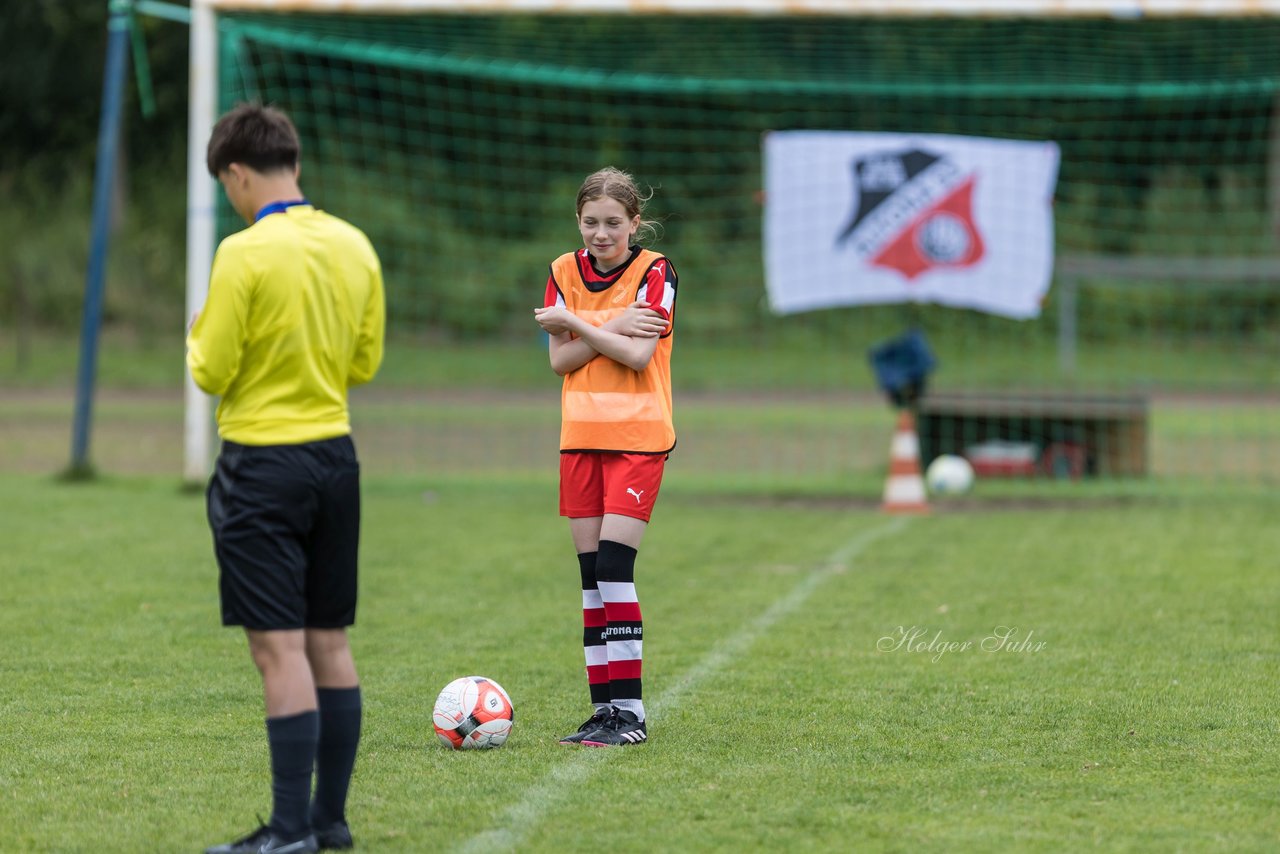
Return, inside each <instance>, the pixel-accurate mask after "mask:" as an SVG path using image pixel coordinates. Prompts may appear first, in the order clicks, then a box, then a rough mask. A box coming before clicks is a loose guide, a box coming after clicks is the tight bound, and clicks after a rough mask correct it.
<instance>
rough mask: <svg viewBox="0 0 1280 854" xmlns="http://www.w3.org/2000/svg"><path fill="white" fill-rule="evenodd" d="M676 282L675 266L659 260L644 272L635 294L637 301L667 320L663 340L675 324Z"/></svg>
mask: <svg viewBox="0 0 1280 854" xmlns="http://www.w3.org/2000/svg"><path fill="white" fill-rule="evenodd" d="M678 282H679V276H678V275H676V269H675V266H674V265H673V264H672V263H671V261H670V260H669V259H667V258H659V259H658V260H656V261H654V262H653V264H651V265H650V266H649V269H648V270H647V271H645V275H644V283H643V284H642V285H641V286H640V290H639V291H638V292H637V294H636V298H637V299H640V300H644V301H645V303H646V304H647V305H648V306H649V308H651V309H653V310H654V311H656V312H658V313H659V314H661V315H662V316H663V317H665V318H666V319H667V324H668V325H667V331H666V332H664V333H662V337H663V338H665V337H667V336H668V335H670V334H671V330H672V328H673V326H674V323H675V312H676V284H677V283H678Z"/></svg>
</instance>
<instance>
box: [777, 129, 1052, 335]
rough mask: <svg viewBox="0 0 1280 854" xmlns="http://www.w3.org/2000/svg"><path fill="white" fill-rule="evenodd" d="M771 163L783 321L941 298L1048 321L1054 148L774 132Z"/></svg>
mask: <svg viewBox="0 0 1280 854" xmlns="http://www.w3.org/2000/svg"><path fill="white" fill-rule="evenodd" d="M764 155H765V156H764V163H765V247H764V249H765V276H766V284H767V286H768V292H769V303H770V305H771V306H772V308H773V310H774V311H775V312H777V313H779V314H790V313H794V312H800V311H812V310H815V309H822V308H832V307H835V306H847V305H862V304H868V303H894V302H936V303H940V304H942V305H948V306H954V307H957V308H973V309H978V310H979V311H985V312H989V313H991V314H999V315H1003V316H1006V317H1014V318H1020V319H1022V318H1029V317H1035V316H1036V315H1038V314H1039V313H1040V302H1041V300H1042V299H1043V297H1044V295H1045V293H1046V292H1047V291H1048V289H1049V280H1050V278H1051V277H1052V274H1053V207H1052V206H1053V189H1054V185H1055V184H1056V183H1057V180H1058V146H1057V144H1055V143H1052V142H1018V141H1013V140H1002V139H987V138H983V137H966V136H940V135H932V134H893V133H859V132H845V131H778V132H774V133H770V134H768V135H767V136H766V137H765V142H764Z"/></svg>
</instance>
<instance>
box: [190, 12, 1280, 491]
mask: <svg viewBox="0 0 1280 854" xmlns="http://www.w3.org/2000/svg"><path fill="white" fill-rule="evenodd" d="M215 5H217V6H218V8H217V10H216V18H217V28H216V44H215V48H214V50H215V58H216V67H217V74H216V103H215V104H214V105H213V106H214V107H215V108H216V111H219V112H220V111H221V110H224V109H226V108H228V107H229V106H231V105H232V104H233V103H234V102H237V101H240V100H245V99H256V100H260V101H263V102H268V103H272V104H276V105H278V106H280V107H282V108H284V109H285V110H287V111H288V112H289V113H290V115H291V116H292V117H293V119H294V120H295V122H296V123H297V125H298V128H299V131H300V133H301V135H302V137H303V175H302V183H303V187H304V188H305V190H306V192H307V194H308V196H309V197H310V198H311V199H312V200H314V201H315V202H316V204H317V205H319V206H320V207H323V208H324V209H326V210H328V211H330V212H332V213H334V214H337V215H339V216H341V217H343V218H346V219H348V220H350V221H352V222H353V223H356V224H357V225H359V226H360V227H361V228H363V229H364V230H365V231H366V232H367V233H368V234H369V236H370V237H371V239H372V240H373V242H374V244H375V246H376V247H377V248H378V250H379V253H380V255H381V257H382V260H383V264H384V267H385V277H386V282H387V292H388V313H389V323H390V330H391V335H392V344H391V357H390V359H389V362H388V373H387V375H386V377H385V378H384V382H383V383H382V384H380V385H379V386H376V387H375V388H372V389H370V390H368V391H367V392H363V393H362V394H363V395H364V397H363V398H362V399H360V400H359V401H358V405H357V411H356V413H355V417H356V419H357V430H358V431H366V432H367V433H368V434H369V435H371V436H372V435H375V434H376V436H377V439H376V442H375V441H372V440H370V441H366V442H365V443H364V446H365V448H366V452H365V453H366V457H367V458H369V459H370V460H371V461H372V462H371V465H372V466H373V468H374V469H375V470H377V469H385V470H388V471H397V472H411V473H438V472H447V471H454V470H459V471H460V470H469V471H476V470H485V469H490V468H491V469H494V470H501V471H504V472H511V471H524V470H528V471H530V472H533V471H548V470H550V469H548V466H550V465H553V463H554V450H555V435H556V424H557V419H558V412H557V410H556V409H555V405H556V403H557V402H558V395H557V393H556V378H555V377H554V375H552V374H551V373H550V370H549V368H548V367H547V362H546V355H545V341H544V339H542V338H541V337H540V335H539V334H538V329H537V327H536V326H535V324H534V323H533V321H532V317H531V314H532V312H531V309H532V308H533V307H534V306H535V305H537V304H540V301H541V298H542V291H543V285H544V283H545V281H546V273H547V265H548V263H549V262H550V260H551V259H552V258H554V257H555V256H556V255H558V254H560V253H561V252H564V251H568V250H570V249H573V248H575V247H576V246H578V245H579V237H578V233H577V230H576V227H575V225H574V222H573V219H572V217H573V200H574V196H575V192H576V188H577V186H578V184H579V182H580V181H581V179H582V177H583V176H585V175H586V174H588V173H589V172H591V171H594V170H595V169H597V168H599V167H601V166H605V165H615V166H618V167H620V168H623V169H625V170H627V171H629V172H631V173H632V174H633V175H635V176H636V177H637V178H638V179H639V181H640V182H641V183H642V184H645V185H647V186H651V187H653V188H654V190H655V193H654V196H653V200H652V203H651V206H650V209H649V212H648V213H649V215H650V217H651V218H653V219H657V220H659V221H660V222H661V224H662V236H661V239H660V241H658V242H657V244H656V248H658V249H660V250H661V251H663V252H664V253H666V254H667V255H668V256H669V257H671V258H672V259H673V261H674V262H675V264H676V266H677V269H678V270H679V271H680V274H681V288H680V296H679V300H678V302H677V317H678V324H677V328H678V332H677V343H676V351H675V359H674V372H675V382H676V385H677V407H678V413H677V420H678V424H677V427H678V431H679V433H680V437H681V447H680V451H679V457H680V460H679V467H678V470H679V471H680V472H682V473H683V475H682V476H688V477H696V478H706V479H708V480H714V481H716V482H717V483H720V484H736V483H742V484H744V485H757V484H764V485H768V486H770V487H771V488H785V487H787V486H788V485H790V484H799V483H803V484H806V485H807V486H808V487H812V486H813V485H815V484H817V485H818V486H819V487H821V486H822V485H824V484H826V485H830V486H831V487H832V488H833V489H836V488H847V486H848V485H849V484H851V483H853V484H858V483H863V484H866V489H867V490H874V489H876V488H878V483H879V481H880V480H881V479H882V478H883V473H884V467H885V463H886V460H887V453H888V442H889V438H890V433H891V431H892V428H893V415H892V413H891V412H890V411H889V408H888V404H887V402H886V401H885V398H884V396H883V394H882V393H881V390H880V389H879V388H878V387H877V375H876V373H875V371H874V369H873V366H872V363H871V361H870V359H869V358H868V353H869V351H870V350H871V349H872V348H873V347H875V346H877V345H878V344H882V343H884V342H885V341H887V340H889V339H893V338H895V337H897V336H899V335H900V334H902V333H904V332H906V331H908V330H918V331H920V332H921V333H922V334H923V336H924V338H925V340H926V341H927V343H928V346H929V348H930V350H931V352H932V353H933V355H934V357H935V359H936V366H935V368H934V369H933V371H932V373H931V374H930V375H929V377H928V381H927V390H928V395H929V396H927V397H926V399H925V400H924V401H922V402H921V406H920V423H921V431H922V435H921V440H922V444H923V448H924V451H925V455H926V457H930V456H932V455H933V454H935V453H942V452H944V451H954V452H958V453H964V452H968V451H973V452H974V453H978V454H987V455H988V456H987V457H984V464H988V463H989V465H990V466H991V470H992V471H993V472H994V471H995V470H996V469H998V468H1000V467H1001V466H1003V467H1005V468H1006V469H1008V472H1007V473H1013V474H1016V473H1018V472H1022V473H1030V472H1028V471H1027V470H1026V467H1027V465H1028V464H1027V460H1028V459H1030V461H1031V462H1030V466H1031V468H1032V469H1035V470H1036V471H1039V473H1040V474H1042V475H1044V474H1048V475H1050V476H1051V478H1053V479H1057V478H1061V477H1063V476H1064V475H1065V476H1070V477H1075V476H1085V475H1099V476H1101V477H1109V476H1117V477H1129V476H1139V477H1153V476H1154V477H1182V476H1194V477H1211V478H1230V479H1240V478H1245V479H1257V478H1264V479H1270V478H1274V477H1276V476H1277V475H1278V474H1280V455H1277V453H1276V452H1275V450H1274V448H1275V447H1277V444H1276V440H1277V439H1280V419H1277V418H1276V417H1275V416H1276V415H1277V398H1276V396H1275V393H1274V387H1275V385H1276V382H1275V381H1276V370H1277V369H1276V365H1277V364H1280V359H1278V357H1280V334H1278V333H1277V331H1276V330H1277V323H1278V322H1280V291H1278V290H1277V287H1278V283H1280V264H1278V263H1277V260H1276V259H1277V255H1278V245H1280V244H1278V242H1277V236H1278V226H1280V100H1278V96H1280V51H1277V50H1276V47H1275V46H1276V44H1278V43H1280V17H1275V16H1260V17H1245V16H1232V17H1221V18H1203V17H1186V16H1179V15H1176V14H1172V15H1167V16H1158V17H1132V18H1116V17H1104V16H1098V17H1088V16H1085V17H1047V16H1038V15H1030V14H1022V15H1020V16H1018V17H1007V16H999V15H995V16H993V15H992V14H991V13H992V12H998V11H1000V9H1002V8H1007V9H1013V10H1014V11H1015V12H1029V11H1031V10H1032V9H1034V8H1035V7H1036V5H1037V4H1022V5H1021V6H1019V5H1018V4H1014V5H1013V6H1006V7H1000V6H999V4H991V3H988V4H985V5H984V4H981V3H978V4H969V5H971V6H973V7H975V8H979V9H980V10H982V11H985V12H987V13H988V14H985V15H982V16H976V17H966V16H957V15H941V14H928V13H930V12H932V13H938V12H940V11H943V10H945V9H946V8H948V7H947V4H941V5H939V4H936V3H935V4H932V6H931V5H930V4H928V3H910V2H908V3H905V4H896V6H892V5H891V4H875V3H869V4H865V5H866V7H867V8H870V9H872V10H876V9H878V10H880V11H884V9H886V8H896V9H897V10H899V11H908V12H910V11H912V10H915V11H918V12H921V13H922V14H901V15H886V14H870V15H861V16H851V15H825V14H809V15H790V16H788V15H769V14H751V13H752V12H756V11H762V10H763V11H768V8H767V7H770V6H771V5H772V6H776V7H779V8H782V7H786V6H788V4H785V3H784V4H778V3H773V4H769V3H763V4H752V3H742V4H734V3H730V4H721V5H719V6H716V8H717V9H719V8H727V9H737V10H738V11H740V12H743V14H713V12H714V9H712V8H710V7H709V6H708V5H707V4H705V3H704V4H702V6H701V11H700V12H699V13H698V14H626V13H623V12H614V11H611V10H610V8H609V7H610V6H616V7H631V6H635V7H642V8H649V9H654V8H659V7H663V6H666V5H670V6H674V5H676V4H662V3H658V4H643V3H634V4H631V3H614V4H609V3H603V2H601V3H595V4H592V3H584V4H580V6H581V8H582V9H584V10H585V11H582V12H577V13H575V12H567V13H566V12H563V11H562V12H558V13H552V12H550V11H548V9H549V8H550V7H552V6H556V5H559V6H561V7H563V6H565V5H568V6H570V7H572V6H573V5H574V4H547V3H542V4H539V3H530V4H524V5H525V6H528V7H533V10H532V11H524V12H519V13H511V12H510V11H506V12H503V11H499V7H507V8H508V10H510V9H516V8H518V7H520V6H521V5H522V4H519V3H507V4H497V3H478V4H467V3H459V4H454V8H455V11H453V12H449V11H437V10H436V9H434V8H432V7H439V6H441V5H442V4H430V3H427V4H413V3H408V4H402V6H401V7H400V8H407V9H414V10H415V11H412V13H409V14H386V13H385V9H381V10H380V13H378V14H362V13H360V12H359V11H358V10H357V11H355V12H352V11H351V9H350V8H349V7H350V6H353V5H354V6H356V7H358V6H359V4H345V6H346V7H347V8H344V9H342V10H339V9H337V8H336V7H339V6H344V4H334V3H330V4H325V3H320V2H313V3H297V4H289V3H277V4H267V5H270V6H272V7H273V8H270V9H263V8H261V7H262V5H263V4H252V3H241V4H237V3H224V4H215ZM469 5H470V6H473V7H475V9H476V10H477V11H470V12H466V13H461V12H459V11H456V10H465V9H466V8H467V7H468V6H469ZM800 5H802V6H803V5H804V4H800ZM952 5H953V6H954V4H952ZM961 5H963V4H961ZM1099 5H1100V6H1106V5H1107V4H1099ZM1111 5H1112V6H1116V5H1117V4H1111ZM1120 5H1123V4H1120ZM1128 5H1131V6H1132V5H1135V4H1128ZM1136 5H1137V6H1139V7H1140V6H1142V5H1143V4H1136ZM1183 5H1186V4H1183ZM1244 5H1252V6H1253V7H1254V8H1259V7H1258V6H1257V4H1244ZM1178 6H1179V4H1177V3H1173V4H1166V7H1173V8H1174V11H1176V9H1177V7H1178ZM326 7H330V8H334V11H333V12H332V13H330V12H327V11H325V9H326ZM694 7H695V8H698V7H697V5H696V4H694ZM753 7H756V8H753ZM792 8H799V7H797V6H794V5H793V6H792ZM811 8H812V10H816V11H818V12H822V11H831V10H832V9H834V8H835V6H833V5H832V4H827V6H825V7H823V5H822V4H821V3H817V4H812V7H811ZM1099 11H1104V10H1103V9H1101V8H1100V9H1099ZM780 131H833V132H835V131H838V132H858V133H863V134H883V135H916V136H918V137H919V138H921V139H953V138H966V139H982V140H1000V141H1023V142H1028V143H1052V144H1054V145H1056V148H1057V151H1058V152H1059V154H1060V161H1059V162H1058V164H1057V172H1056V175H1055V180H1054V181H1053V183H1052V186H1051V188H1050V193H1051V223H1052V231H1051V233H1050V243H1049V249H1050V251H1051V253H1052V254H1051V258H1050V266H1049V268H1048V269H1047V275H1048V279H1047V280H1046V282H1045V288H1046V290H1045V292H1044V293H1043V295H1042V296H1041V297H1040V298H1039V300H1038V302H1036V303H1035V305H1034V311H1032V312H1030V313H1029V315H1027V316H1022V317H1019V318H1011V317H1008V316H1002V315H1000V314H998V313H993V312H991V311H987V310H983V309H982V308H980V307H979V308H972V307H963V306H957V305H954V304H942V303H941V302H939V301H938V300H934V299H906V300H888V301H880V302H874V301H873V302H870V303H866V304H859V305H839V306H832V307H829V308H825V309H823V310H815V311H804V312H798V313H778V312H776V311H774V310H773V309H774V308H776V306H774V305H771V302H770V300H769V298H768V296H767V291H766V263H765V258H764V251H763V247H764V245H765V241H766V237H767V235H766V233H765V231H766V221H767V220H776V221H779V222H783V223H793V224H796V225H797V226H798V227H799V228H798V231H797V232H796V233H795V235H794V239H796V240H800V239H802V238H803V233H802V231H803V228H804V227H805V226H804V224H805V223H806V222H808V220H807V219H806V217H807V216H808V215H809V214H810V213H811V211H810V210H809V207H810V205H809V204H808V203H807V200H805V199H803V197H802V198H801V201H800V202H799V203H797V202H796V201H795V197H794V196H792V197H789V199H788V201H787V204H788V205H794V207H789V208H774V209H770V205H771V204H775V200H772V199H771V198H770V197H769V196H768V195H767V194H766V193H765V192H764V191H765V186H766V179H765V171H766V163H765V153H764V151H765V146H764V145H763V141H764V140H766V139H768V138H769V136H770V135H772V134H774V133H776V132H780ZM197 145H199V146H202V145H203V139H200V140H197ZM895 150H897V149H895ZM195 180H197V181H200V180H203V179H201V178H199V177H198V178H197V179H195ZM205 183H206V184H207V181H206V182H205ZM1046 201H1049V200H1046ZM776 203H777V204H779V205H781V204H782V202H781V201H777V202H776ZM848 204H849V210H850V211H852V210H854V209H855V208H856V206H857V200H856V199H850V201H849V203H848ZM766 212H767V213H768V216H767V217H766ZM979 226H981V223H979ZM240 227H242V224H241V223H239V222H237V221H236V220H235V218H234V215H233V214H232V213H231V211H230V210H229V209H228V208H227V207H226V205H225V204H223V203H221V202H219V207H218V208H217V216H216V233H217V235H218V236H219V237H220V236H222V235H225V234H227V233H229V232H231V231H234V230H235V229H237V228H240ZM824 239H826V238H824ZM1009 251H1011V252H1012V253H1013V254H1012V255H1009V256H1007V257H1008V259H1010V260H1011V263H1013V264H1014V267H1015V268H1016V267H1017V266H1018V265H1019V264H1022V263H1023V262H1024V261H1025V265H1026V266H1028V267H1031V266H1034V265H1035V264H1036V263H1039V262H1037V261H1035V260H1034V259H1033V258H1032V256H1031V254H1030V253H1031V252H1032V247H1030V246H1027V247H1021V248H1019V247H1018V246H1016V243H1015V246H1014V248H1013V249H1012V250H1009ZM1020 251H1025V252H1026V253H1028V254H1027V255H1026V257H1025V259H1024V258H1022V257H1021V256H1019V255H1018V254H1017V253H1018V252H1020ZM806 257H808V256H806V255H803V254H802V255H801V256H800V260H799V261H797V262H796V264H794V265H793V267H794V268H795V269H793V270H792V272H793V273H794V274H796V275H798V276H799V277H800V278H801V279H803V278H804V276H805V274H806V269H805V266H804V265H805V263H806V261H805V260H804V259H805V258H806ZM812 273H813V275H814V276H817V275H819V270H818V268H817V267H815V268H814V270H813V271H812ZM193 275H197V276H198V275H199V271H198V270H195V271H193ZM539 377H544V378H545V379H543V380H539V379H538V378H539ZM530 388H533V389H541V390H540V391H537V392H530V391H528V389H530ZM975 449H976V450H975ZM1028 455H1030V456H1029V457H1028ZM925 462H927V459H926V460H925ZM1041 480H1044V478H1041Z"/></svg>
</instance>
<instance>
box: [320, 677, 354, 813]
mask: <svg viewBox="0 0 1280 854" xmlns="http://www.w3.org/2000/svg"><path fill="white" fill-rule="evenodd" d="M316 697H317V698H319V701H320V741H319V747H318V749H317V750H316V795H315V800H314V801H312V803H311V826H312V827H313V828H315V829H317V830H319V829H321V828H324V827H328V826H329V825H331V824H334V823H336V822H339V821H346V820H347V815H346V809H347V789H348V788H349V787H350V785H351V773H352V771H353V770H354V769H355V766H356V748H357V747H359V745H360V719H361V714H362V704H361V701H360V686H358V685H357V686H356V687H354V688H317V689H316Z"/></svg>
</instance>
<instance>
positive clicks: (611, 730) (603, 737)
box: [582, 706, 649, 747]
mask: <svg viewBox="0 0 1280 854" xmlns="http://www.w3.org/2000/svg"><path fill="white" fill-rule="evenodd" d="M648 738H649V731H648V729H647V728H646V727H645V725H644V721H642V720H640V718H638V717H636V715H635V713H634V712H628V711H627V710H626V709H619V708H617V707H616V706H615V707H614V709H613V712H612V713H611V714H610V715H609V718H608V720H606V721H605V722H604V723H603V724H601V726H600V728H599V729H598V730H596V731H595V732H593V733H588V734H587V735H586V736H584V737H583V739H582V744H583V745H584V746H586V747H622V746H625V745H628V744H640V743H642V742H644V741H646V740H647V739H648Z"/></svg>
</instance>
